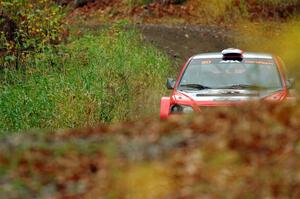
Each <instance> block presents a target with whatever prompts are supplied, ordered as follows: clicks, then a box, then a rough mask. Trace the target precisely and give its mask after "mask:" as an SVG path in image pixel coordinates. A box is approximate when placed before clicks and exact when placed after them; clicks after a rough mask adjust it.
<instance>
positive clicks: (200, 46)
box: [137, 25, 234, 65]
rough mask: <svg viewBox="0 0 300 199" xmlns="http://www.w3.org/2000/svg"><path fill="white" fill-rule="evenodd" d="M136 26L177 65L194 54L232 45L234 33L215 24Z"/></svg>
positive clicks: (219, 49) (146, 38)
mask: <svg viewBox="0 0 300 199" xmlns="http://www.w3.org/2000/svg"><path fill="white" fill-rule="evenodd" d="M137 27H138V28H139V29H140V30H141V32H142V33H143V35H144V38H145V40H146V41H148V42H151V43H152V44H154V45H155V46H156V47H158V48H160V49H163V50H164V51H166V52H167V53H168V54H169V55H170V56H171V57H173V58H174V60H175V62H176V64H179V65H182V64H183V63H184V61H185V60H186V59H188V58H189V57H190V56H192V55H194V54H198V53H203V52H209V51H221V50H222V49H224V48H228V47H234V42H233V34H234V33H232V32H230V31H229V30H225V29H222V28H219V27H217V26H203V25H202V26H190V25H179V26H178V25H176V26H172V25H141V26H137Z"/></svg>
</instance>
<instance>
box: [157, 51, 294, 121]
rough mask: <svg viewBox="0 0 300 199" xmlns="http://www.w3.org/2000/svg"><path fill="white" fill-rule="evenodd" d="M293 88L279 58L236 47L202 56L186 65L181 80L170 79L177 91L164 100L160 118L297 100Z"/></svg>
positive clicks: (170, 83)
mask: <svg viewBox="0 0 300 199" xmlns="http://www.w3.org/2000/svg"><path fill="white" fill-rule="evenodd" d="M293 85H294V79H287V78H286V76H285V72H284V63H283V62H282V60H281V59H280V58H279V57H278V56H273V55H269V54H260V53H248V52H243V51H242V50H239V49H232V48H230V49H226V50H223V51H222V52H217V53H205V54H199V55H195V56H193V57H191V58H190V59H189V60H188V61H187V62H186V64H185V65H184V66H183V68H182V70H181V72H180V75H179V77H178V79H177V81H175V80H173V79H171V78H169V79H168V80H167V87H168V89H172V90H173V92H172V94H171V96H170V97H163V98H162V99H161V107H160V118H161V119H166V118H168V117H169V116H170V115H172V114H178V113H190V112H195V111H196V112H200V111H201V108H203V107H211V106H233V105H237V104H240V103H244V102H249V101H251V100H256V101H257V100H265V101H276V102H281V101H283V100H285V99H288V98H293V97H291V96H290V91H289V89H291V88H292V87H293Z"/></svg>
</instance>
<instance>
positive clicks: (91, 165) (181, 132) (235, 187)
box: [0, 104, 300, 199]
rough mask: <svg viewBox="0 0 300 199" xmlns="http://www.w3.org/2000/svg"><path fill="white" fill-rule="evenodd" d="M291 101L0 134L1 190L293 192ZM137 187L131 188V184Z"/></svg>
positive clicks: (174, 194)
mask: <svg viewBox="0 0 300 199" xmlns="http://www.w3.org/2000/svg"><path fill="white" fill-rule="evenodd" d="M299 116H300V107H299V105H291V104H284V105H281V106H278V105H265V106H264V105H258V104H256V105H249V106H245V107H239V108H229V109H225V108H220V109H216V110H214V111H208V112H203V113H201V114H200V115H190V116H186V117H178V118H177V117H175V118H171V119H170V120H169V121H165V122H159V121H155V120H148V121H138V122H132V123H123V124H118V125H113V126H98V127H96V128H91V129H83V130H71V131H65V132H62V131H61V132H53V133H49V134H40V133H34V134H21V135H12V136H9V137H6V138H3V139H1V150H0V162H1V174H0V179H1V180H0V183H1V187H2V188H1V191H0V196H1V197H2V196H5V198H18V197H22V198H32V197H34V196H38V197H41V198H93V199H95V198H299V197H300V192H299V190H300V179H299V175H298V174H299V168H300V167H299V166H300V161H299V158H298V157H299V153H300V150H299V146H300V142H299V141H300V132H299V129H300V123H299ZM137 190H138V191H137Z"/></svg>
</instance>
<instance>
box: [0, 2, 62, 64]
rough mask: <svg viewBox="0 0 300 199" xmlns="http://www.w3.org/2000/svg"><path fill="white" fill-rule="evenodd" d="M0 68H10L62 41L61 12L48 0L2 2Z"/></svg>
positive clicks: (60, 9)
mask: <svg viewBox="0 0 300 199" xmlns="http://www.w3.org/2000/svg"><path fill="white" fill-rule="evenodd" d="M0 11H1V15H0V24H1V26H2V27H5V26H12V25H13V26H14V27H13V28H12V27H11V28H0V38H1V39H0V49H1V51H2V52H4V53H2V56H1V62H0V64H1V66H2V68H4V67H9V66H11V65H12V63H16V67H17V68H18V66H19V65H20V64H19V62H20V61H21V60H23V59H26V57H27V56H28V55H29V54H30V52H31V51H34V52H40V51H44V50H45V49H46V48H48V46H49V45H50V44H57V43H59V42H60V41H61V40H62V38H63V24H64V23H63V16H64V12H63V10H62V8H61V7H60V6H58V5H57V4H56V3H55V2H52V1H48V0H38V1H34V0H2V1H1V2H0ZM9 36H10V37H9Z"/></svg>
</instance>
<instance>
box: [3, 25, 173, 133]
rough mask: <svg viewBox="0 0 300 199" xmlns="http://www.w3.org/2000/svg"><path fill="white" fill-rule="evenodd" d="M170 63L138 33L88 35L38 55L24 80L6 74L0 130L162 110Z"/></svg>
mask: <svg viewBox="0 0 300 199" xmlns="http://www.w3.org/2000/svg"><path fill="white" fill-rule="evenodd" d="M62 65H64V67H61V66H62ZM169 65H170V64H169V60H168V58H167V57H166V56H165V55H163V54H161V53H159V52H158V51H157V50H156V49H154V48H153V47H151V46H143V45H142V44H141V42H140V39H139V36H138V34H137V32H135V31H132V30H130V31H124V30H122V29H121V28H112V29H110V30H108V31H106V32H104V33H102V34H101V35H100V36H99V35H98V36H95V35H94V36H93V35H85V36H83V37H82V38H80V39H79V40H76V41H74V42H72V43H70V44H69V45H67V46H66V47H65V49H64V48H63V46H61V47H60V50H59V51H58V52H55V53H53V52H52V51H49V50H47V51H46V52H44V53H40V54H37V55H36V56H35V60H33V61H32V62H31V63H30V67H29V68H30V69H28V70H27V71H26V74H25V76H24V73H21V72H19V73H16V72H12V71H10V70H5V71H3V72H2V74H1V77H2V80H1V81H2V84H1V86H0V99H1V100H0V129H1V130H0V131H17V130H21V129H23V130H24V129H31V128H50V129H52V128H66V127H82V126H87V125H94V124H96V123H99V122H112V121H120V120H128V119H130V118H133V117H139V116H141V115H144V112H145V111H144V110H150V112H151V111H153V110H158V109H159V103H158V102H159V97H160V96H161V95H162V92H163V90H162V88H163V86H162V83H163V82H164V78H165V76H166V73H167V69H168V66H169ZM24 78H26V79H25V80H24ZM157 103H158V104H157ZM153 104H155V107H153V106H152V105H153ZM155 108H156V109H155Z"/></svg>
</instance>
